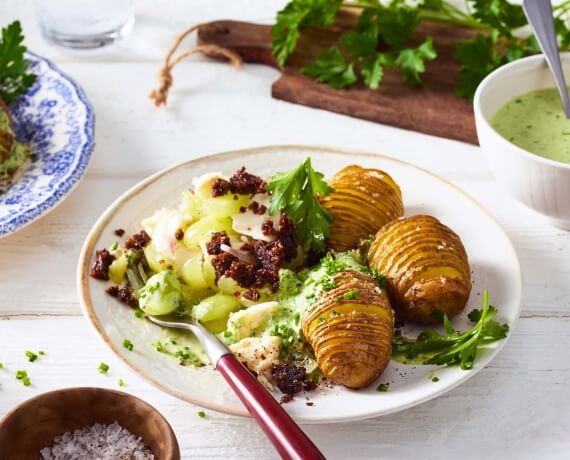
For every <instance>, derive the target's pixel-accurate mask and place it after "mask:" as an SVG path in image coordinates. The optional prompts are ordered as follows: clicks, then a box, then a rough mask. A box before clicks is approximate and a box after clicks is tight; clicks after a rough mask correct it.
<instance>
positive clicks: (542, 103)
mask: <svg viewBox="0 0 570 460" xmlns="http://www.w3.org/2000/svg"><path fill="white" fill-rule="evenodd" d="M491 125H492V126H493V128H495V130H496V131H497V132H498V133H499V134H500V135H501V136H503V137H504V138H505V139H507V140H509V141H510V142H512V143H513V144H515V145H517V146H518V147H520V148H522V149H524V150H527V151H529V152H532V153H534V154H536V155H540V156H542V157H544V158H548V159H551V160H555V161H561V162H563V163H570V120H568V119H566V116H565V115H564V111H563V110H562V104H561V102H560V96H559V95H558V91H557V90H556V89H555V88H549V89H543V90H538V91H531V92H530V93H526V94H523V95H520V96H517V97H515V98H513V99H511V100H510V101H509V102H507V103H506V104H505V105H504V106H502V107H501V108H500V109H499V110H498V111H497V113H495V115H494V116H493V118H492V120H491Z"/></svg>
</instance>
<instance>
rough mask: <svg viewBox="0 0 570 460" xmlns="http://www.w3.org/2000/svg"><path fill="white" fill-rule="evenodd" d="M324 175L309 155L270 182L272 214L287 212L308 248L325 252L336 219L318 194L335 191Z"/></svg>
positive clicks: (270, 209)
mask: <svg viewBox="0 0 570 460" xmlns="http://www.w3.org/2000/svg"><path fill="white" fill-rule="evenodd" d="M323 177H324V176H323V174H321V173H319V172H316V171H315V170H314V169H313V167H312V165H311V159H310V158H307V159H306V160H305V161H304V162H303V163H301V164H300V165H299V166H298V167H296V168H295V169H292V170H291V171H289V172H282V173H277V174H275V175H274V176H273V177H272V178H271V179H270V181H269V183H268V185H267V188H268V190H269V191H270V192H271V201H270V204H269V214H271V215H275V214H276V213H278V212H279V211H282V212H285V213H287V215H288V216H289V217H290V218H291V219H292V220H293V222H294V223H295V228H296V230H297V236H298V238H299V241H302V242H303V245H304V249H305V250H306V251H315V252H323V251H324V249H325V240H326V238H327V237H328V235H329V232H330V223H331V222H332V219H333V216H332V214H331V213H330V212H329V211H327V210H326V209H324V208H323V207H322V206H321V204H320V203H319V200H318V198H319V196H325V195H328V194H329V193H331V192H332V188H331V187H330V186H329V185H328V184H327V183H326V181H325V180H324V178H323Z"/></svg>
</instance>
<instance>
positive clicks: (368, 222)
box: [321, 165, 404, 251]
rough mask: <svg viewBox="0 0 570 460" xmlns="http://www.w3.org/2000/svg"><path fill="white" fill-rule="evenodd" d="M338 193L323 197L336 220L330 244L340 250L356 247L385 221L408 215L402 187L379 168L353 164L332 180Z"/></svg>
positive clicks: (330, 236) (324, 205)
mask: <svg viewBox="0 0 570 460" xmlns="http://www.w3.org/2000/svg"><path fill="white" fill-rule="evenodd" d="M329 184H330V185H331V187H333V188H334V192H332V193H331V194H330V195H327V196H325V197H323V198H322V199H321V204H322V205H323V207H324V208H325V209H327V210H329V211H330V212H331V213H332V214H333V216H334V220H333V222H332V224H331V227H330V235H329V238H328V241H327V245H328V246H329V247H330V248H332V249H335V250H337V251H345V250H347V249H353V248H355V247H356V246H357V245H358V242H359V241H360V240H361V239H363V238H368V237H369V236H370V235H374V234H375V233H376V232H377V231H378V230H379V229H380V227H382V226H383V225H384V224H386V223H388V222H390V221H392V220H394V219H397V218H398V217H401V216H402V215H403V214H404V205H403V203H402V194H401V192H400V187H398V184H396V182H394V180H393V179H392V178H391V177H390V176H389V175H388V174H386V173H385V172H383V171H380V170H379V169H369V168H362V167H360V166H356V165H351V166H347V167H345V168H343V169H341V170H340V171H339V172H337V173H336V174H335V175H334V176H333V177H332V178H331V179H330V180H329Z"/></svg>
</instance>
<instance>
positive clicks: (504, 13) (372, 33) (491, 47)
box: [271, 0, 570, 99]
mask: <svg viewBox="0 0 570 460" xmlns="http://www.w3.org/2000/svg"><path fill="white" fill-rule="evenodd" d="M341 7H345V8H350V9H352V10H356V11H357V12H358V13H359V16H358V21H357V22H356V24H355V26H353V28H352V29H351V30H348V31H346V32H344V33H343V34H342V35H341V36H340V39H339V42H338V43H336V44H334V45H333V46H332V47H330V48H329V49H328V50H325V51H324V52H322V53H321V54H320V55H319V56H318V57H317V58H316V60H315V61H314V62H313V63H312V64H311V65H308V66H306V67H304V68H303V69H302V71H303V72H304V73H305V74H307V75H309V76H311V77H313V78H314V79H315V80H316V81H318V82H323V83H327V84H329V85H330V86H332V87H334V88H344V87H346V86H350V85H354V84H356V83H357V82H358V81H359V80H360V81H363V82H364V84H365V85H367V86H368V87H369V88H371V89H377V88H378V87H379V86H380V84H381V82H382V79H383V77H384V71H385V70H386V69H397V70H399V71H400V74H401V76H402V79H403V80H404V81H406V82H407V83H409V84H411V85H419V84H421V75H422V74H423V73H424V72H425V69H426V65H425V63H426V62H427V61H431V60H434V59H436V58H437V52H436V47H437V45H436V46H434V44H433V43H432V39H431V37H429V36H427V37H426V36H423V37H421V38H420V37H418V35H417V34H415V32H416V29H417V27H418V26H419V25H420V24H421V23H422V22H423V21H432V22H439V23H447V24H450V25H456V26H467V27H471V28H473V29H475V30H481V32H482V33H479V34H477V35H476V36H475V37H474V38H472V39H469V40H465V41H463V42H460V43H459V44H458V45H457V47H456V53H455V58H456V60H457V61H458V62H459V64H460V75H459V81H458V83H457V86H456V88H455V92H456V94H457V95H460V96H463V97H466V98H468V99H472V98H473V95H474V93H475V88H476V87H477V85H478V84H479V83H480V82H481V80H482V79H483V78H484V77H485V76H486V75H487V74H488V73H490V72H491V71H493V70H494V69H496V68H497V67H499V66H501V65H503V64H505V63H507V62H511V61H513V60H515V59H519V58H521V57H523V56H527V55H529V54H535V53H538V52H540V49H539V47H538V44H537V41H536V39H535V38H534V36H532V35H530V36H529V35H526V36H525V35H524V34H523V35H521V34H520V33H516V34H515V31H517V32H519V29H521V28H522V27H524V26H526V24H527V21H526V18H525V15H524V12H523V9H522V7H521V5H520V4H516V5H515V4H512V3H511V2H509V1H508V0H473V1H470V2H468V5H467V8H460V7H458V6H456V2H452V1H450V0H423V1H419V2H407V1H405V0H390V1H386V2H381V1H378V0H353V1H348V0H345V1H342V0H291V1H289V3H288V4H287V5H286V6H285V8H283V9H282V10H281V11H280V12H279V13H278V14H277V21H276V24H275V25H274V26H273V28H272V30H271V37H272V49H273V54H274V56H275V58H276V60H277V62H278V63H279V64H280V65H281V66H283V65H284V64H285V62H286V60H287V58H288V57H289V56H290V55H291V53H292V52H293V51H294V50H295V48H296V46H297V43H298V40H299V37H300V36H301V33H302V29H303V28H305V27H323V26H329V25H331V24H333V23H334V22H335V19H336V16H337V13H338V11H339V10H340V8H341ZM553 10H554V15H555V28H556V34H557V37H558V42H559V43H560V46H561V48H562V49H568V48H569V47H570V30H569V29H568V26H567V22H566V21H565V18H566V15H567V13H568V11H569V10H570V0H563V1H562V2H560V3H559V4H558V5H556V6H554V7H553ZM412 36H413V37H412ZM418 39H419V40H418ZM448 46H449V45H448V44H446V47H448Z"/></svg>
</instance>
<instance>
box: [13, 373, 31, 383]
mask: <svg viewBox="0 0 570 460" xmlns="http://www.w3.org/2000/svg"><path fill="white" fill-rule="evenodd" d="M16 379H17V380H21V381H22V383H23V384H24V386H25V387H29V386H30V385H31V384H32V380H31V379H30V376H29V375H28V372H27V371H16Z"/></svg>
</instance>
